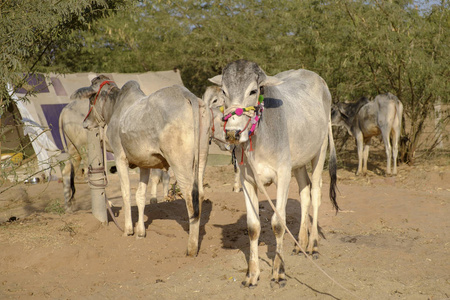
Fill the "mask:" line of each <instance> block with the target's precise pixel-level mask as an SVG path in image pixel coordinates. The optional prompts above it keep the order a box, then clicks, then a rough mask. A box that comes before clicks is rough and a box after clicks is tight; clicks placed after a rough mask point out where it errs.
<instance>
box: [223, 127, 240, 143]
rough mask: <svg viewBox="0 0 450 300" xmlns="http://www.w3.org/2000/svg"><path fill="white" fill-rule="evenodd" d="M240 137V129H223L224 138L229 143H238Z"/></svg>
mask: <svg viewBox="0 0 450 300" xmlns="http://www.w3.org/2000/svg"><path fill="white" fill-rule="evenodd" d="M240 138H241V131H240V130H226V131H225V140H226V141H227V142H228V143H231V144H235V145H237V144H239V139H240Z"/></svg>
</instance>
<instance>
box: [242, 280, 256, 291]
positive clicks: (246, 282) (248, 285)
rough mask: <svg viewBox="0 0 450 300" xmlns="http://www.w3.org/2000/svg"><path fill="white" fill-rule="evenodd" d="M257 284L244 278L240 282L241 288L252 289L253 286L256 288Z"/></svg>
mask: <svg viewBox="0 0 450 300" xmlns="http://www.w3.org/2000/svg"><path fill="white" fill-rule="evenodd" d="M257 286H258V284H256V283H255V284H251V283H248V281H246V280H244V281H242V283H241V288H249V289H254V288H256V287H257Z"/></svg>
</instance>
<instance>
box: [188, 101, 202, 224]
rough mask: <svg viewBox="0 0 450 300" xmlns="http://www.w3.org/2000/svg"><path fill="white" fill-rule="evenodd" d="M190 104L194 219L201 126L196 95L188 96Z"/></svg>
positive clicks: (197, 214) (197, 202)
mask: <svg viewBox="0 0 450 300" xmlns="http://www.w3.org/2000/svg"><path fill="white" fill-rule="evenodd" d="M190 98H191V105H192V115H193V120H194V145H195V146H194V148H195V150H194V162H193V163H194V185H193V186H192V194H191V196H192V207H193V209H194V215H193V218H194V219H196V218H198V217H199V215H200V199H199V198H200V192H199V183H200V131H201V130H200V126H201V123H202V122H201V119H200V118H201V115H200V108H199V102H198V100H197V97H190Z"/></svg>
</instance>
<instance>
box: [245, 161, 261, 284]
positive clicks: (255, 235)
mask: <svg viewBox="0 0 450 300" xmlns="http://www.w3.org/2000/svg"><path fill="white" fill-rule="evenodd" d="M241 171H242V170H241ZM242 188H243V191H244V198H245V206H246V208H247V229H248V237H249V239H250V253H249V258H248V268H247V274H246V276H245V280H244V281H242V285H243V286H245V287H252V286H256V285H257V284H258V279H259V274H260V269H259V255H258V240H259V235H260V233H261V223H260V221H259V203H258V197H257V195H256V186H255V185H253V184H251V183H250V182H248V181H245V180H243V182H242Z"/></svg>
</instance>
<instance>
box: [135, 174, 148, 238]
mask: <svg viewBox="0 0 450 300" xmlns="http://www.w3.org/2000/svg"><path fill="white" fill-rule="evenodd" d="M149 176H150V169H142V168H141V169H140V172H139V186H138V189H137V191H136V205H137V207H138V214H139V218H138V224H137V228H136V231H137V237H138V238H143V237H145V225H144V210H145V194H146V193H147V185H148V180H149Z"/></svg>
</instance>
